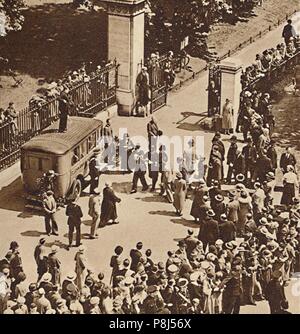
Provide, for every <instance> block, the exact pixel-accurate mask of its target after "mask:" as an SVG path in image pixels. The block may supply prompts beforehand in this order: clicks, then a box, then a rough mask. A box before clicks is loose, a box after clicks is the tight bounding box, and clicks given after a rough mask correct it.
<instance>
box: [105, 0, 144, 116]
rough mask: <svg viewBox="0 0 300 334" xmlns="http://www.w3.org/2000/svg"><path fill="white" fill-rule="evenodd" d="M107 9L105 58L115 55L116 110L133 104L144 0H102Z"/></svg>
mask: <svg viewBox="0 0 300 334" xmlns="http://www.w3.org/2000/svg"><path fill="white" fill-rule="evenodd" d="M101 4H102V5H103V6H104V7H105V9H106V10H107V13H108V59H110V60H113V59H115V58H116V59H117V62H118V64H120V67H119V74H118V84H119V88H118V89H117V103H118V114H119V115H124V116H130V115H131V113H132V110H133V108H134V106H135V87H136V78H137V75H138V73H139V71H140V70H141V62H143V61H144V34H145V32H144V30H145V9H144V8H145V0H101Z"/></svg>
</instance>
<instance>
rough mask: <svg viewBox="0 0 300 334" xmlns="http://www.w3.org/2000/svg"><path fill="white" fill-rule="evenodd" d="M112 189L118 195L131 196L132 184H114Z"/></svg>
mask: <svg viewBox="0 0 300 334" xmlns="http://www.w3.org/2000/svg"><path fill="white" fill-rule="evenodd" d="M112 188H113V190H114V191H115V192H117V193H121V194H129V193H130V191H131V182H120V183H117V182H113V183H112Z"/></svg>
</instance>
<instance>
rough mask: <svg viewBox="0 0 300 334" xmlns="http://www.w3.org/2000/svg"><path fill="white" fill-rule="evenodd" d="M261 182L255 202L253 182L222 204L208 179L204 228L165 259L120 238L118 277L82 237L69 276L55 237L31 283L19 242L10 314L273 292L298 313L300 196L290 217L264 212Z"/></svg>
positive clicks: (195, 302)
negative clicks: (96, 264) (92, 258)
mask: <svg viewBox="0 0 300 334" xmlns="http://www.w3.org/2000/svg"><path fill="white" fill-rule="evenodd" d="M255 187H256V188H257V189H256V192H255V193H254V194H253V195H252V201H251V197H250V195H249V193H248V190H247V189H246V188H245V186H244V185H243V184H241V183H239V184H236V186H235V189H234V190H231V191H230V192H229V193H228V197H229V202H228V203H227V204H226V205H225V204H224V203H223V205H221V204H222V201H223V200H224V197H223V195H222V194H221V192H220V189H219V185H217V184H215V185H214V186H213V187H211V188H208V187H207V186H206V184H205V181H204V180H203V181H202V182H200V185H199V187H197V188H196V190H195V198H194V202H193V209H192V214H193V215H195V217H197V218H198V219H199V226H200V228H199V234H198V235H195V232H194V230H188V232H187V235H186V236H183V238H182V239H181V240H180V241H179V242H178V244H177V248H175V247H174V248H175V249H174V250H169V251H168V253H167V260H166V261H159V262H155V261H153V259H152V250H151V249H144V245H143V243H142V242H138V243H137V245H136V247H135V248H134V249H132V250H131V251H130V253H129V254H124V252H123V247H122V246H120V245H118V246H117V247H116V248H115V253H114V254H113V255H112V257H111V261H110V267H111V270H112V271H111V277H110V280H109V283H108V280H107V279H106V280H105V277H104V274H103V273H102V272H100V273H95V272H94V271H93V269H92V267H91V266H90V264H89V261H88V259H87V256H86V247H85V246H83V245H81V244H79V246H78V250H77V252H76V255H75V258H74V272H70V273H68V274H67V275H66V276H65V277H62V275H61V272H62V265H61V261H60V254H59V253H60V250H59V247H57V246H56V245H53V246H52V247H51V250H50V251H48V248H47V247H46V241H47V240H46V239H45V238H42V239H40V241H39V244H38V245H37V246H36V247H35V249H34V251H33V255H34V260H35V261H36V265H37V279H36V281H34V282H31V283H28V280H27V279H26V274H25V273H24V271H23V265H22V255H21V251H20V249H19V245H18V243H17V242H15V241H12V242H11V244H10V248H9V250H8V252H7V254H6V255H5V257H4V258H3V259H2V260H1V262H0V263H1V268H0V269H1V275H0V287H1V290H0V313H1V314H2V313H3V314H84V313H85V314H178V313H179V314H218V313H225V314H231V313H233V314H236V313H239V311H240V306H242V305H256V302H258V301H262V300H265V299H266V300H267V301H268V304H269V307H270V312H271V313H272V314H282V313H288V307H289V304H288V300H287V299H286V297H285V293H284V287H285V286H286V285H287V284H288V283H289V280H290V276H291V274H292V273H296V272H299V270H300V257H299V241H300V240H299V233H298V232H299V223H298V222H299V210H300V207H299V200H298V199H296V198H295V199H294V200H293V205H292V208H291V209H290V210H289V215H288V216H286V217H285V216H284V213H283V212H282V211H281V210H278V209H276V208H275V207H264V206H262V209H261V210H258V206H257V198H258V197H259V193H260V191H259V189H260V188H259V187H258V185H256V186H255ZM201 201H202V202H201ZM196 202H197V203H196ZM251 202H252V204H251ZM201 212H202V214H201Z"/></svg>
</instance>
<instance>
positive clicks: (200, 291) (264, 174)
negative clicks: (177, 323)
mask: <svg viewBox="0 0 300 334" xmlns="http://www.w3.org/2000/svg"><path fill="white" fill-rule="evenodd" d="M239 2H240V3H244V2H247V1H239ZM235 3H238V1H236V2H235ZM260 3H261V4H262V1H260ZM288 25H291V22H288ZM289 34H292V36H289ZM294 34H295V32H294V31H293V29H290V28H285V30H284V31H283V38H285V41H286V42H285V43H286V45H282V44H280V45H278V46H277V48H276V49H271V50H266V51H265V52H263V54H262V55H258V56H257V57H256V60H255V65H253V66H251V67H248V69H246V72H245V73H244V75H243V77H242V83H243V85H244V86H245V87H246V86H247V87H248V88H247V90H245V89H244V90H243V92H242V95H241V104H240V110H239V115H238V121H237V124H236V126H235V124H234V119H233V106H232V102H231V101H230V100H229V99H227V100H226V102H225V105H224V107H223V109H222V126H221V129H220V131H216V132H215V133H214V136H213V138H212V140H211V149H210V154H209V156H208V157H204V156H202V155H201V154H200V153H199V152H198V151H197V145H196V141H195V140H194V139H190V140H189V142H188V145H187V147H185V149H184V151H183V154H182V155H181V156H177V157H176V158H177V160H176V161H177V165H176V166H172V167H171V168H168V167H167V166H168V162H169V161H170V159H171V157H170V156H169V154H168V151H167V149H166V147H165V145H164V144H163V143H161V142H160V138H161V137H162V135H163V129H161V128H160V126H159V124H158V122H157V120H156V119H155V118H154V117H153V115H151V116H150V118H149V122H148V123H147V127H146V128H145V137H147V139H148V147H147V148H145V147H143V145H141V143H137V142H136V143H133V142H132V141H131V139H130V137H129V134H128V133H127V134H125V135H124V137H123V138H120V139H118V147H119V149H118V150H119V151H120V150H121V151H126V152H127V153H129V152H130V154H129V156H128V155H127V154H126V155H125V156H123V155H119V156H118V163H119V164H120V165H121V166H122V169H124V170H126V171H128V174H126V175H127V177H128V175H131V176H132V183H131V190H130V191H128V193H127V194H126V195H124V197H125V198H126V201H130V200H131V198H132V197H133V196H134V194H136V193H137V192H139V191H140V190H141V191H142V192H147V191H150V192H151V193H152V194H153V196H154V195H155V196H161V197H162V198H164V199H165V202H166V203H168V205H170V207H172V210H173V211H174V216H177V217H178V219H179V217H181V218H182V219H184V218H183V217H184V215H185V212H186V210H185V209H186V207H187V206H188V205H190V208H188V212H189V217H186V218H191V217H193V221H192V224H193V228H189V229H188V230H187V232H186V235H182V236H181V238H180V239H179V240H178V241H176V243H175V244H174V248H173V249H170V250H168V252H167V254H164V255H161V254H160V257H161V258H160V260H159V261H155V260H154V258H155V259H157V258H158V256H156V254H155V253H156V252H157V250H155V249H147V248H146V247H145V244H146V241H143V240H141V241H139V242H138V243H137V244H136V245H132V246H131V247H133V248H132V249H131V250H130V252H128V253H126V252H125V251H124V248H125V247H124V245H122V244H121V242H118V243H117V244H116V247H115V249H114V254H111V259H110V262H109V266H110V268H111V275H110V277H106V276H105V275H104V273H103V272H96V271H95V270H94V268H93V266H92V265H91V263H90V261H89V258H88V256H87V248H88V245H89V242H92V241H90V240H89V241H84V242H83V240H81V232H82V228H83V226H82V225H83V222H82V220H83V208H82V207H81V206H80V205H79V204H78V202H77V198H75V197H72V198H68V199H67V200H66V202H65V203H64V204H63V205H62V207H61V208H60V207H59V205H58V204H59V203H58V199H57V198H55V193H54V184H55V177H56V172H55V171H53V170H49V171H48V172H46V173H45V174H44V175H43V179H42V180H40V181H41V184H40V197H41V199H42V200H41V202H42V210H43V215H44V223H45V233H46V235H45V237H43V238H41V239H40V240H39V242H38V244H37V245H35V247H34V248H32V249H31V251H32V261H34V262H35V265H36V279H35V280H32V279H31V280H30V281H29V280H28V278H27V275H28V273H26V272H25V270H24V266H23V262H22V252H25V251H29V249H26V250H24V249H21V247H20V246H19V244H18V242H17V241H15V240H12V241H11V242H10V245H9V249H8V250H7V252H6V254H1V257H0V314H59V315H60V314H199V315H200V314H238V313H240V310H241V307H242V306H246V305H252V306H256V305H258V303H260V302H262V301H265V302H267V303H268V306H269V312H270V313H271V314H288V313H290V312H289V300H288V298H287V296H286V288H287V287H288V286H289V284H290V283H291V279H293V278H294V277H295V275H296V276H297V275H299V273H300V199H299V181H298V174H297V164H298V162H299V161H297V159H296V155H295V154H294V152H293V149H292V147H291V146H286V147H285V149H284V152H282V153H281V152H279V150H278V147H277V145H276V138H274V136H273V133H274V127H275V117H274V115H273V114H272V104H271V97H270V94H268V93H265V92H261V91H259V90H257V89H252V88H249V85H250V83H251V82H253V80H256V79H257V78H258V77H259V76H263V75H265V73H266V72H267V71H269V70H270V69H271V68H272V66H278V64H280V63H281V62H282V61H284V60H285V59H287V57H290V56H292V55H293V54H295V53H296V52H299V46H300V45H299V37H297V38H296V36H294ZM172 56H173V55H172V54H169V55H168V57H170V59H171V58H172ZM170 59H169V62H171V60H170ZM158 60H159V58H158V55H155V54H153V55H152V56H151V62H152V66H153V67H155V66H159V65H158ZM167 63H168V61H167ZM100 70H101V68H100V67H99V71H100ZM163 71H164V76H165V77H164V78H168V80H170V85H172V84H173V81H172V80H173V79H175V78H174V77H173V73H172V71H171V69H170V70H168V68H167V67H164V68H163ZM89 80H90V77H89V76H88V75H87V74H86V71H85V69H81V70H79V71H78V72H76V73H74V72H73V74H71V75H70V76H68V77H67V78H65V80H63V81H59V82H56V83H55V84H53V85H52V89H51V90H50V92H48V93H47V94H51V98H54V97H57V96H60V103H59V108H60V124H59V129H58V130H59V132H66V131H67V119H68V113H69V112H68V108H69V107H70V105H71V103H72V102H71V101H70V100H69V99H68V93H69V91H70V89H72V87H74V86H76V85H77V84H80V83H84V82H88V81H89ZM149 80H151V82H154V83H155V82H156V80H158V78H157V77H156V72H151V73H150V76H149V73H147V68H146V67H143V68H142V71H141V77H140V86H139V90H140V92H139V94H140V98H141V100H142V103H141V105H142V106H144V107H145V106H147V104H148V101H149V96H148V95H147V94H148V85H149ZM52 94H54V95H52ZM48 97H49V96H48V95H47V97H46V99H47V98H48ZM44 101H45V97H38V98H35V99H33V100H32V102H31V103H43V102H44ZM146 102H147V103H146ZM2 115H3V116H2ZM14 117H16V112H15V109H14V105H13V103H12V104H10V105H9V107H8V109H7V110H6V111H3V110H2V111H1V110H0V121H1V119H3V120H4V121H5V119H6V118H10V121H11V122H13V119H14ZM0 124H1V123H0ZM16 131H17V127H16ZM102 136H103V137H104V138H105V139H106V141H105V146H104V148H105V150H106V153H107V152H113V151H115V148H110V147H112V146H115V145H116V142H115V136H114V131H113V130H112V125H111V123H110V120H109V119H108V120H107V121H106V124H105V126H104V128H103V130H102ZM225 139H226V140H229V141H230V145H229V147H228V148H227V147H226V146H225V144H224V142H225ZM121 147H122V149H121ZM99 154H100V150H99V148H96V149H95V150H94V155H93V156H92V158H91V159H90V161H89V163H88V168H89V176H90V189H89V191H90V193H89V200H88V215H89V217H90V220H91V225H90V233H89V239H91V240H95V239H98V238H99V236H100V235H101V230H102V229H103V228H109V225H112V224H119V221H118V218H119V217H118V204H119V203H120V202H121V201H122V200H123V196H122V199H121V198H120V197H119V196H118V194H117V192H116V191H115V190H114V189H113V186H112V183H111V182H109V181H107V180H105V186H104V188H103V189H100V187H99V180H100V178H102V179H105V175H102V174H101V172H100V171H99V169H97V163H98V158H99ZM105 162H106V163H110V162H111V163H115V162H116V160H115V159H114V158H112V156H111V155H108V156H107V157H106V160H105ZM129 173H130V174H129ZM139 182H140V183H141V186H142V188H139ZM156 192H157V193H156ZM155 193H156V194H155ZM279 197H280V199H279V200H278V198H279ZM58 210H63V211H64V213H65V221H66V224H67V226H68V235H67V240H68V243H67V244H66V245H63V246H64V247H59V246H58V245H56V244H55V243H54V244H53V243H52V244H51V245H50V247H49V244H48V241H49V237H50V236H51V235H54V236H60V235H61V231H60V228H59V227H60V224H58V222H57V219H58V218H57V212H58ZM125 220H126V217H121V222H120V223H121V224H122V223H123V222H124V221H125ZM74 233H75V240H74ZM176 240H177V239H176ZM60 246H61V244H60ZM74 248H76V251H75V256H74V259H73V268H74V270H73V271H72V272H69V273H67V274H66V275H62V272H63V263H62V261H61V257H62V252H63V251H64V250H66V251H67V252H70V251H71V250H72V249H74ZM154 254H155V256H154ZM98 265H99V266H100V267H101V265H102V266H104V265H103V264H98ZM28 276H29V275H28Z"/></svg>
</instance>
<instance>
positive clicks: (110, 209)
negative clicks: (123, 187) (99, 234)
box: [101, 187, 121, 222]
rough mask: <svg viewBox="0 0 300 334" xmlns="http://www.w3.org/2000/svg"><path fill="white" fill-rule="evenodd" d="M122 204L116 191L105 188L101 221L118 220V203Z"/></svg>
mask: <svg viewBox="0 0 300 334" xmlns="http://www.w3.org/2000/svg"><path fill="white" fill-rule="evenodd" d="M119 202H121V199H120V198H119V197H117V196H116V195H115V193H114V191H113V190H112V189H111V188H110V187H105V188H104V190H103V201H102V204H101V221H102V222H108V221H109V220H115V219H117V217H118V215H117V206H116V203H119Z"/></svg>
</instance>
